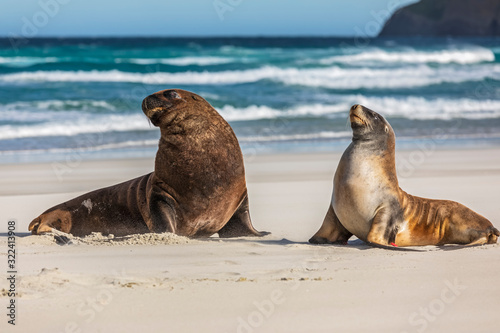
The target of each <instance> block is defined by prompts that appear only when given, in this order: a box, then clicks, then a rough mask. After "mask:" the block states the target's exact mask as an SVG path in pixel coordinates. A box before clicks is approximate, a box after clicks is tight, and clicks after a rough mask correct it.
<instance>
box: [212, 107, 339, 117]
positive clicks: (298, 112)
mask: <svg viewBox="0 0 500 333" xmlns="http://www.w3.org/2000/svg"><path fill="white" fill-rule="evenodd" d="M218 111H219V112H220V114H221V115H222V116H223V117H224V118H225V119H226V120H228V121H240V120H257V119H274V118H293V117H300V116H322V115H328V114H334V113H339V112H343V111H346V108H345V105H339V104H336V105H323V104H309V105H299V106H295V107H292V108H288V109H274V108H271V107H268V106H265V105H251V106H248V107H245V108H235V107H234V106H232V105H225V106H223V107H222V108H220V109H219V110H218Z"/></svg>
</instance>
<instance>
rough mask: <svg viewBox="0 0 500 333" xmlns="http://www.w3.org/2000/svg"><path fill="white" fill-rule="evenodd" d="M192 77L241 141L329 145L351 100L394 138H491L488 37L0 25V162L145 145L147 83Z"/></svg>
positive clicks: (262, 146)
mask: <svg viewBox="0 0 500 333" xmlns="http://www.w3.org/2000/svg"><path fill="white" fill-rule="evenodd" d="M167 88H181V89H187V90H191V91H194V92H196V93H198V94H199V95H201V96H203V97H205V98H206V99H207V100H208V101H209V102H210V103H211V104H212V105H213V106H214V107H215V108H216V109H217V110H218V111H219V112H220V113H221V114H222V116H223V117H225V119H226V120H228V121H229V122H230V124H231V126H232V127H233V129H234V130H235V132H236V134H237V136H238V139H239V140H240V143H241V146H242V148H243V151H244V152H245V153H246V154H247V155H250V154H259V153H269V152H289V151H308V152H309V151H312V152H314V151H330V150H343V149H344V148H345V147H346V145H347V144H348V142H349V140H350V136H351V131H350V127H349V125H348V122H347V115H348V111H349V108H350V106H351V105H352V104H363V105H365V106H367V107H369V108H371V109H373V110H375V111H377V112H379V113H381V114H383V115H384V116H385V117H386V118H387V119H388V120H389V121H390V123H391V124H392V125H393V127H394V129H395V131H396V134H397V137H398V147H403V148H404V147H410V148H411V147H415V146H418V145H419V143H422V142H424V143H425V142H427V143H428V142H432V143H433V144H435V145H437V146H439V147H449V148H452V147H458V148H460V147H464V146H467V147H479V146H491V145H498V144H500V39H367V40H362V41H360V40H356V39H349V38H342V39H340V38H112V39H106V38H100V39H90V38H82V39H75V38H73V39H54V38H53V39H30V40H26V43H25V44H24V45H22V46H20V47H12V45H11V42H10V41H9V40H8V39H0V163H1V162H3V163H14V162H24V161H25V162H35V161H54V160H59V159H64V158H65V157H66V156H68V154H74V153H75V152H76V153H78V154H79V156H81V157H82V158H102V157H106V158H107V157H144V156H154V154H155V152H156V145H157V140H158V138H159V131H158V130H157V129H156V128H155V127H153V126H151V125H150V124H149V122H148V120H147V119H146V117H145V116H144V115H143V113H142V111H141V101H142V99H143V98H144V97H146V96H147V95H149V94H151V93H154V92H156V91H158V90H162V89H167Z"/></svg>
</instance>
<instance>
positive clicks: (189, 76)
mask: <svg viewBox="0 0 500 333" xmlns="http://www.w3.org/2000/svg"><path fill="white" fill-rule="evenodd" d="M487 78H491V79H500V65H498V64H489V65H481V66H477V67H474V68H470V67H438V68H433V67H429V66H427V65H418V66H408V67H404V68H396V69H388V68H376V69H373V68H372V69H370V68H340V67H337V66H333V67H326V68H311V69H296V68H279V67H274V66H266V67H261V68H258V69H249V70H234V71H220V72H208V71H204V72H191V71H189V72H180V73H164V72H155V73H150V74H143V73H128V72H122V71H118V70H111V71H95V70H94V71H36V72H20V73H13V74H4V75H0V82H5V83H16V82H17V83H23V82H29V81H38V82H132V83H143V84H193V85H194V84H196V85H208V84H211V85H214V84H215V85H224V84H241V83H251V82H257V81H260V80H273V81H275V82H281V83H283V84H287V85H303V86H312V87H325V88H332V89H359V88H368V89H374V88H378V89H383V88H412V87H421V86H427V85H432V84H440V83H460V82H467V81H482V80H484V79H487Z"/></svg>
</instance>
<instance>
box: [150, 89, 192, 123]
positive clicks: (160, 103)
mask: <svg viewBox="0 0 500 333" xmlns="http://www.w3.org/2000/svg"><path fill="white" fill-rule="evenodd" d="M181 100H182V97H181V95H180V94H179V93H178V92H177V91H176V90H174V89H168V90H162V91H159V92H156V93H154V94H152V95H149V96H148V97H146V98H144V100H143V101H142V111H143V112H144V114H145V115H146V116H147V117H148V118H149V119H150V120H151V122H152V123H153V124H154V125H156V126H158V124H159V119H160V118H161V117H162V116H163V115H164V113H165V111H167V110H169V109H171V108H172V107H174V105H175V104H176V102H177V101H181Z"/></svg>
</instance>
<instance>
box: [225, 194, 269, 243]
mask: <svg viewBox="0 0 500 333" xmlns="http://www.w3.org/2000/svg"><path fill="white" fill-rule="evenodd" d="M218 234H219V237H220V238H229V237H242V236H258V237H262V236H265V235H269V234H270V232H267V231H257V230H255V228H254V227H253V226H252V221H251V219H250V211H249V205H248V194H247V195H245V199H243V201H242V202H241V204H240V206H239V207H238V209H237V210H236V211H235V212H234V214H233V216H232V217H231V218H230V219H229V221H228V222H227V223H226V225H224V227H223V228H222V229H220V230H219V231H218Z"/></svg>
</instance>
